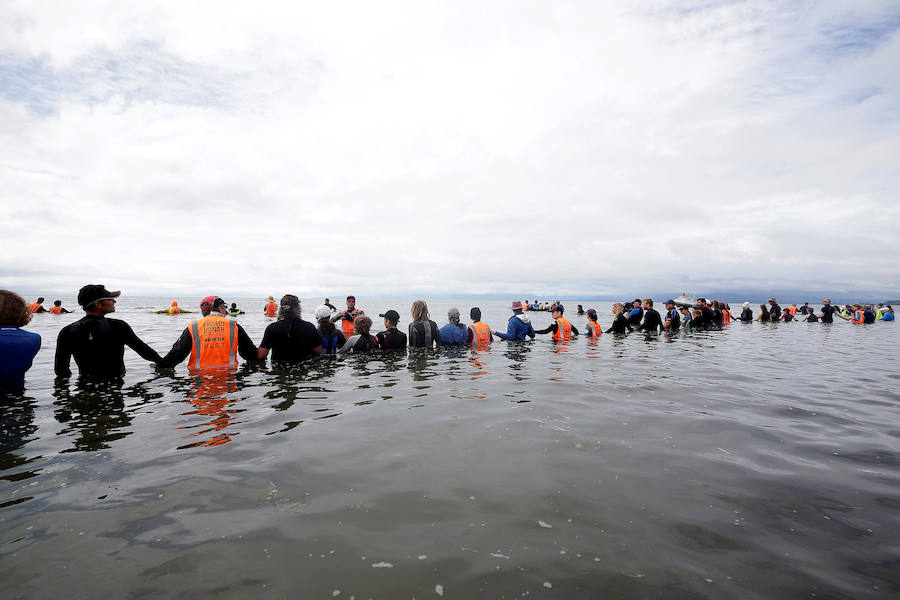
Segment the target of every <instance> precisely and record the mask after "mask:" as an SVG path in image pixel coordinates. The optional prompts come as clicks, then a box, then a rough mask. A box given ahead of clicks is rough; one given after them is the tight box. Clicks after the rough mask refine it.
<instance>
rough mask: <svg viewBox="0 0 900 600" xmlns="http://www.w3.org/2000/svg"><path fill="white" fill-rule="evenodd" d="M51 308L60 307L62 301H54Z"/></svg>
mask: <svg viewBox="0 0 900 600" xmlns="http://www.w3.org/2000/svg"><path fill="white" fill-rule="evenodd" d="M53 306H62V300H54V301H53Z"/></svg>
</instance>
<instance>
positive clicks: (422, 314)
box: [409, 300, 428, 321]
mask: <svg viewBox="0 0 900 600" xmlns="http://www.w3.org/2000/svg"><path fill="white" fill-rule="evenodd" d="M409 312H410V314H412V319H413V321H427V320H428V305H427V304H425V301H424V300H416V301H415V302H413V303H412V306H411V307H410V309H409Z"/></svg>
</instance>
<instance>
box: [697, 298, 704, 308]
mask: <svg viewBox="0 0 900 600" xmlns="http://www.w3.org/2000/svg"><path fill="white" fill-rule="evenodd" d="M697 304H699V305H700V306H706V298H697Z"/></svg>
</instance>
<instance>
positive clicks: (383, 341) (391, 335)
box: [375, 309, 406, 350]
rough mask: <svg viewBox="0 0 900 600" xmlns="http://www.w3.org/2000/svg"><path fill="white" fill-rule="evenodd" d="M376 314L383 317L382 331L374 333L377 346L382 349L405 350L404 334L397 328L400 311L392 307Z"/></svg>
mask: <svg viewBox="0 0 900 600" xmlns="http://www.w3.org/2000/svg"><path fill="white" fill-rule="evenodd" d="M378 316H379V317H382V318H383V319H384V331H381V332H379V333H377V334H375V339H377V340H378V346H379V347H380V348H381V349H383V350H406V334H405V333H403V332H402V331H400V330H399V329H397V323H399V322H400V313H398V312H397V311H396V310H393V309H392V310H386V311H384V314H380V315H378Z"/></svg>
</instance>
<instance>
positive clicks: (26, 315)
mask: <svg viewBox="0 0 900 600" xmlns="http://www.w3.org/2000/svg"><path fill="white" fill-rule="evenodd" d="M29 321H31V311H29V310H28V304H26V303H25V299H24V298H23V297H22V296H20V295H18V294H17V293H15V292H11V291H9V290H0V325H3V326H6V327H22V326H23V325H27V324H28V322H29Z"/></svg>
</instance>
